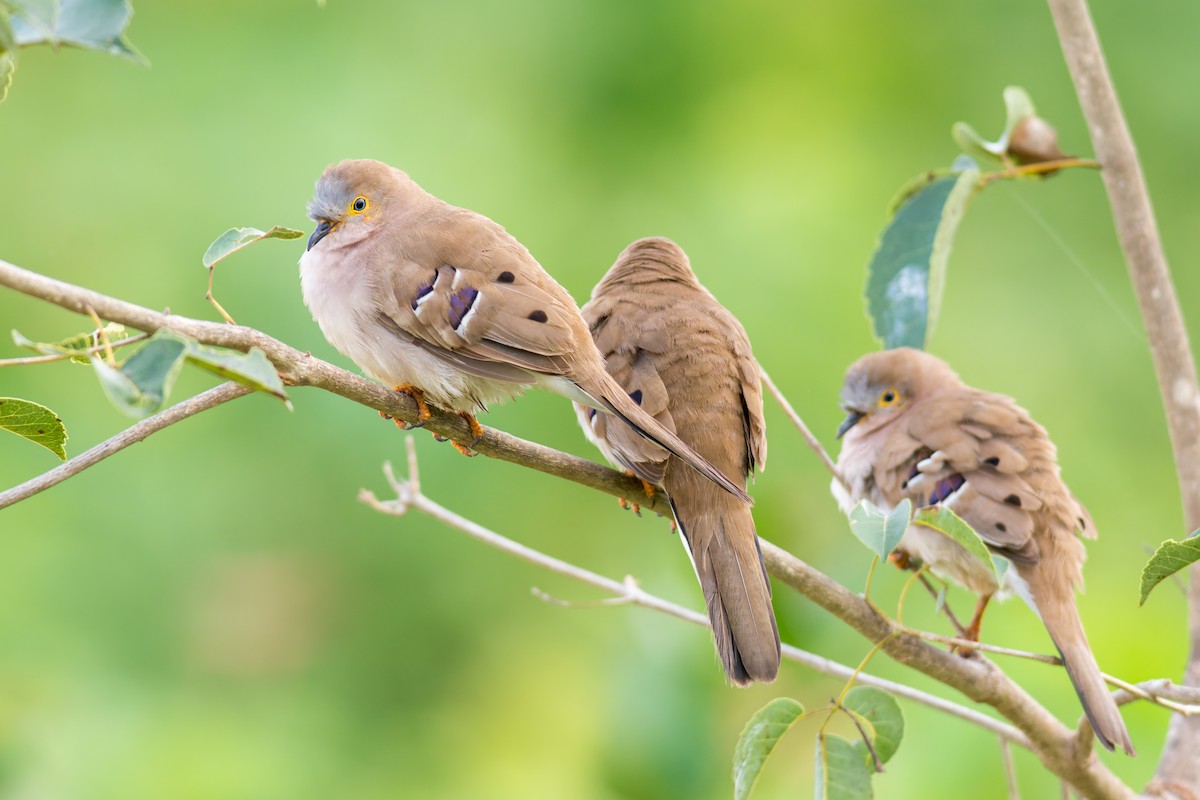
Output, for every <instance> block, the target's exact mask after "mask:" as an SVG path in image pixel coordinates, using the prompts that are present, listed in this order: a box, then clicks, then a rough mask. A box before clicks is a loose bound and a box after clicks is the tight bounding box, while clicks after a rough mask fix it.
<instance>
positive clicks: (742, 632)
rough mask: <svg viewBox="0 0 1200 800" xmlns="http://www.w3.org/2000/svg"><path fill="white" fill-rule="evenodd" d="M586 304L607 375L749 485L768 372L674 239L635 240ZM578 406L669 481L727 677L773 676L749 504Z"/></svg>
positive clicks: (773, 633) (598, 430)
mask: <svg viewBox="0 0 1200 800" xmlns="http://www.w3.org/2000/svg"><path fill="white" fill-rule="evenodd" d="M582 311H583V317H584V319H585V320H586V321H587V323H588V326H589V327H590V328H591V333H592V338H593V339H594V340H595V342H596V345H597V347H599V349H600V352H601V353H603V354H604V358H605V363H606V365H607V369H608V371H609V373H610V374H611V375H612V376H613V377H614V378H615V379H616V380H617V381H618V382H619V383H620V385H621V387H622V388H623V389H624V390H625V391H626V392H628V393H629V395H630V396H631V397H632V398H633V399H634V401H636V402H637V403H638V404H639V405H640V406H641V407H642V408H643V409H644V410H645V411H647V412H648V413H650V414H651V415H653V416H654V418H655V419H656V420H657V421H658V422H659V423H660V424H662V426H663V427H664V428H667V429H668V430H672V431H674V432H675V433H677V434H678V435H679V438H681V439H683V441H685V442H687V443H688V444H690V445H691V446H692V447H693V448H695V450H696V451H697V452H698V453H700V455H702V456H703V457H704V458H706V459H708V461H709V462H711V463H712V464H714V465H715V466H716V467H717V468H718V469H720V470H721V471H722V472H723V473H724V474H726V475H736V476H738V478H739V479H740V480H741V481H742V482H743V483H744V482H745V480H746V478H748V477H750V476H751V475H753V473H754V471H755V467H758V468H761V467H762V466H763V464H764V462H765V461H766V458H767V439H766V432H765V428H764V422H763V400H762V378H761V375H760V373H759V368H758V362H756V361H755V360H754V355H753V354H752V353H751V351H750V341H749V339H748V338H747V337H746V332H745V330H744V329H743V328H742V326H741V324H740V323H739V322H738V321H737V319H736V318H735V317H734V316H733V315H732V314H730V313H729V312H728V311H727V310H725V308H724V307H722V306H721V304H720V303H718V302H717V301H716V299H715V298H714V297H713V296H712V295H711V294H709V293H708V291H707V290H706V289H705V288H704V287H703V286H701V285H700V283H699V281H697V280H696V276H695V274H694V273H693V272H692V269H691V266H690V264H689V263H688V258H687V256H686V255H685V254H684V252H683V251H682V250H681V249H680V248H679V247H678V246H677V245H676V244H675V243H674V242H672V241H670V240H669V239H662V238H649V239H640V240H638V241H636V242H634V243H633V244H631V245H629V247H627V248H625V251H624V252H623V253H621V255H620V257H619V258H618V259H617V261H616V263H615V264H613V266H612V269H610V270H609V271H608V274H607V275H605V276H604V279H603V280H601V281H600V283H599V284H598V285H597V286H596V288H595V289H594V290H593V291H592V299H591V300H590V301H589V302H588V303H587V304H586V305H584V307H583V310H582ZM576 410H577V412H578V414H579V423H580V425H581V426H582V427H583V430H584V433H585V434H586V435H587V437H588V438H589V439H591V440H592V441H593V442H595V443H596V446H597V447H599V448H600V450H601V451H602V452H603V453H604V454H605V456H606V457H607V458H608V459H609V460H610V461H612V462H613V463H614V464H617V465H619V466H622V467H624V468H626V469H628V470H630V471H631V472H633V473H634V474H635V475H636V476H638V477H639V478H641V479H642V480H643V481H646V482H648V483H651V484H660V483H661V484H662V486H663V487H664V488H665V489H666V490H667V494H668V495H669V496H670V501H671V509H672V511H673V512H674V514H675V520H676V522H677V524H678V526H679V532H680V534H681V535H682V537H683V543H684V546H685V547H686V548H687V550H688V554H689V555H690V557H691V559H692V565H693V566H694V567H695V570H696V575H697V577H698V578H699V579H700V586H701V587H702V588H703V590H704V601H705V605H706V606H707V607H708V617H709V620H710V621H711V622H712V629H713V636H714V638H715V641H716V647H717V654H718V655H719V657H720V659H721V664H722V665H723V666H724V668H725V674H726V675H727V676H728V677H729V680H731V681H732V682H733V683H735V684H737V685H739V686H744V685H746V684H748V683H750V682H752V681H764V682H767V681H772V680H774V679H775V676H776V674H777V673H778V671H779V630H778V628H777V627H776V624H775V614H774V611H773V610H772V608H771V584H770V580H769V579H768V578H767V572H766V569H765V568H764V567H763V562H762V554H761V553H760V552H759V547H758V535H757V534H756V533H755V530H754V519H753V517H752V516H751V514H750V507H749V506H747V505H746V504H745V503H742V502H739V501H738V500H737V499H735V498H734V497H732V496H730V495H729V494H727V493H726V492H722V491H721V490H719V489H718V488H717V487H715V486H713V485H712V484H711V483H709V482H708V481H705V480H702V479H701V478H700V477H699V476H698V475H697V474H696V473H695V472H693V471H692V470H690V469H688V468H687V467H686V466H685V465H684V464H683V462H682V461H680V459H679V458H678V456H675V455H672V454H670V453H667V452H666V451H664V450H663V449H662V448H660V447H657V446H656V445H654V444H653V443H651V442H648V441H647V440H645V439H643V438H641V437H638V436H635V435H633V433H632V431H631V430H630V429H629V427H628V426H625V425H621V424H619V423H615V421H614V420H613V419H612V418H611V417H606V416H604V415H602V414H597V413H596V411H595V410H594V409H592V408H589V407H587V405H586V404H583V405H576Z"/></svg>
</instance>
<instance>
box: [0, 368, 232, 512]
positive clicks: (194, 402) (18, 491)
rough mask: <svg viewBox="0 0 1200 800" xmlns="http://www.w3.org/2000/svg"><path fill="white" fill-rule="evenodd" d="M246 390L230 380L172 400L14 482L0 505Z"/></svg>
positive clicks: (41, 489) (30, 494)
mask: <svg viewBox="0 0 1200 800" xmlns="http://www.w3.org/2000/svg"><path fill="white" fill-rule="evenodd" d="M249 393H250V389H248V388H246V387H245V386H242V385H241V384H238V383H233V382H232V381H231V382H229V383H223V384H221V385H220V386H216V387H213V388H212V389H209V390H208V391H206V392H201V393H200V394H198V395H196V396H195V397H190V398H188V399H187V400H184V401H183V402H182V403H176V404H175V405H173V406H171V407H170V408H168V409H166V410H164V411H160V412H158V413H157V414H155V415H154V416H152V417H147V418H146V419H144V420H141V421H140V422H137V423H135V424H134V425H131V426H130V427H128V428H126V429H125V430H123V431H121V432H120V433H118V434H117V435H116V436H114V437H112V438H111V439H108V440H106V441H104V442H101V443H100V444H98V445H96V446H95V447H93V448H92V449H91V450H88V451H87V452H85V453H80V454H79V455H77V456H75V457H74V458H72V459H71V460H70V461H66V462H64V463H62V464H59V465H58V466H57V467H55V468H54V469H52V470H50V471H49V472H44V473H42V474H41V475H38V476H37V477H36V478H31V479H29V480H27V481H25V482H24V483H22V484H20V485H19V486H14V487H13V488H11V489H8V490H6V491H3V492H0V509H3V508H5V507H6V506H11V505H12V504H13V503H19V502H21V501H22V500H26V499H28V498H30V497H33V496H34V495H35V494H37V493H38V492H44V491H46V490H47V489H49V488H50V487H51V486H56V485H57V484H60V483H62V482H63V481H65V480H66V479H67V478H70V477H71V476H72V475H78V474H79V473H80V472H83V471H84V470H85V469H87V468H88V467H91V466H95V465H96V464H98V463H100V462H101V461H103V460H104V459H106V458H108V457H109V456H111V455H116V454H117V453H119V452H121V451H122V450H124V449H125V448H126V447H129V445H131V444H137V443H138V442H140V441H142V440H143V439H145V438H146V437H147V436H149V435H150V434H152V433H155V432H157V431H161V430H162V429H163V428H165V427H167V426H168V425H174V424H175V423H176V422H181V421H183V420H185V419H187V418H188V417H190V416H192V415H193V414H199V413H200V412H201V411H207V410H208V409H210V408H214V407H215V406H219V405H221V403H224V402H227V401H229V400H232V399H234V398H235V397H241V396H242V395H244V394H249Z"/></svg>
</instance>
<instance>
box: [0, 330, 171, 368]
mask: <svg viewBox="0 0 1200 800" xmlns="http://www.w3.org/2000/svg"><path fill="white" fill-rule="evenodd" d="M149 338H150V336H149V335H148V334H145V333H141V334H138V335H137V336H130V337H129V338H127V339H118V340H117V341H115V342H110V343H109V344H107V345H105V344H98V345H94V346H92V347H85V348H81V349H80V350H78V351H77V352H74V353H51V354H49V355H44V356H23V357H21V358H0V367H23V366H27V365H29V364H49V363H51V362H54V361H66V360H67V359H68V358H79V357H80V356H85V355H88V354H90V353H99V352H100V351H101V350H105V349H107V348H108V347H112V348H118V347H124V346H125V345H127V344H133V343H134V342H141V341H145V340H146V339H149Z"/></svg>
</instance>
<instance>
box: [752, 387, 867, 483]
mask: <svg viewBox="0 0 1200 800" xmlns="http://www.w3.org/2000/svg"><path fill="white" fill-rule="evenodd" d="M759 371H760V372H761V373H762V381H763V386H766V387H767V391H768V392H770V393H771V396H772V397H774V398H775V400H776V402H778V403H779V405H780V406H781V407H782V408H783V413H784V414H787V416H788V419H790V420H791V421H792V424H793V425H795V426H796V429H797V430H799V431H800V435H801V436H803V437H804V441H805V442H807V443H808V446H809V447H810V448H812V451H813V452H814V453H816V454H817V458H819V459H820V460H821V463H822V464H824V465H825V469H827V470H829V474H830V475H832V476H833V479H834V480H836V481H837V482H838V483H840V484H841V485H842V488H843V489H845V490H846V491H847V492H849V491H850V486H849V485H848V484H847V483H846V479H845V478H843V477H842V475H841V473H840V472H838V468H837V465H836V464H834V463H833V459H832V458H830V457H829V453H827V452H825V448H824V447H822V446H821V441H820V440H819V439H818V438H817V437H816V436H813V432H812V431H810V430H809V429H808V426H807V425H805V424H804V420H802V419H800V415H799V414H797V413H796V409H794V408H792V404H791V403H789V402H788V399H787V398H786V397H784V396H783V392H781V391H779V387H778V386H776V385H775V381H773V380H771V376H770V375H768V374H767V371H766V370H764V369H760V370H759Z"/></svg>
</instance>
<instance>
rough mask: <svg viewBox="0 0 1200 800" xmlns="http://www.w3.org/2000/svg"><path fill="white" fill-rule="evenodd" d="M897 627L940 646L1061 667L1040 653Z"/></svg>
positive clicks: (1058, 663)
mask: <svg viewBox="0 0 1200 800" xmlns="http://www.w3.org/2000/svg"><path fill="white" fill-rule="evenodd" d="M899 627H900V629H901V630H903V631H904V632H905V633H907V634H908V635H909V636H916V637H917V638H918V639H924V640H926V641H929V642H938V643H940V644H948V645H952V646H954V647H960V648H964V649H970V650H982V651H983V652H985V653H995V654H997V655H1002V656H1013V657H1014V658H1025V659H1028V660H1030V661H1040V662H1041V663H1043V664H1051V665H1053V666H1062V659H1061V658H1059V657H1057V656H1047V655H1042V654H1041V653H1030V652H1028V651H1025V650H1014V649H1012V648H1011V647H1000V646H998V645H994V644H984V643H983V642H975V641H971V640H970V639H959V638H957V637H955V636H942V635H941V634H938V633H930V632H928V631H922V630H917V629H916V628H910V627H908V626H907V625H900V626H899Z"/></svg>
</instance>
